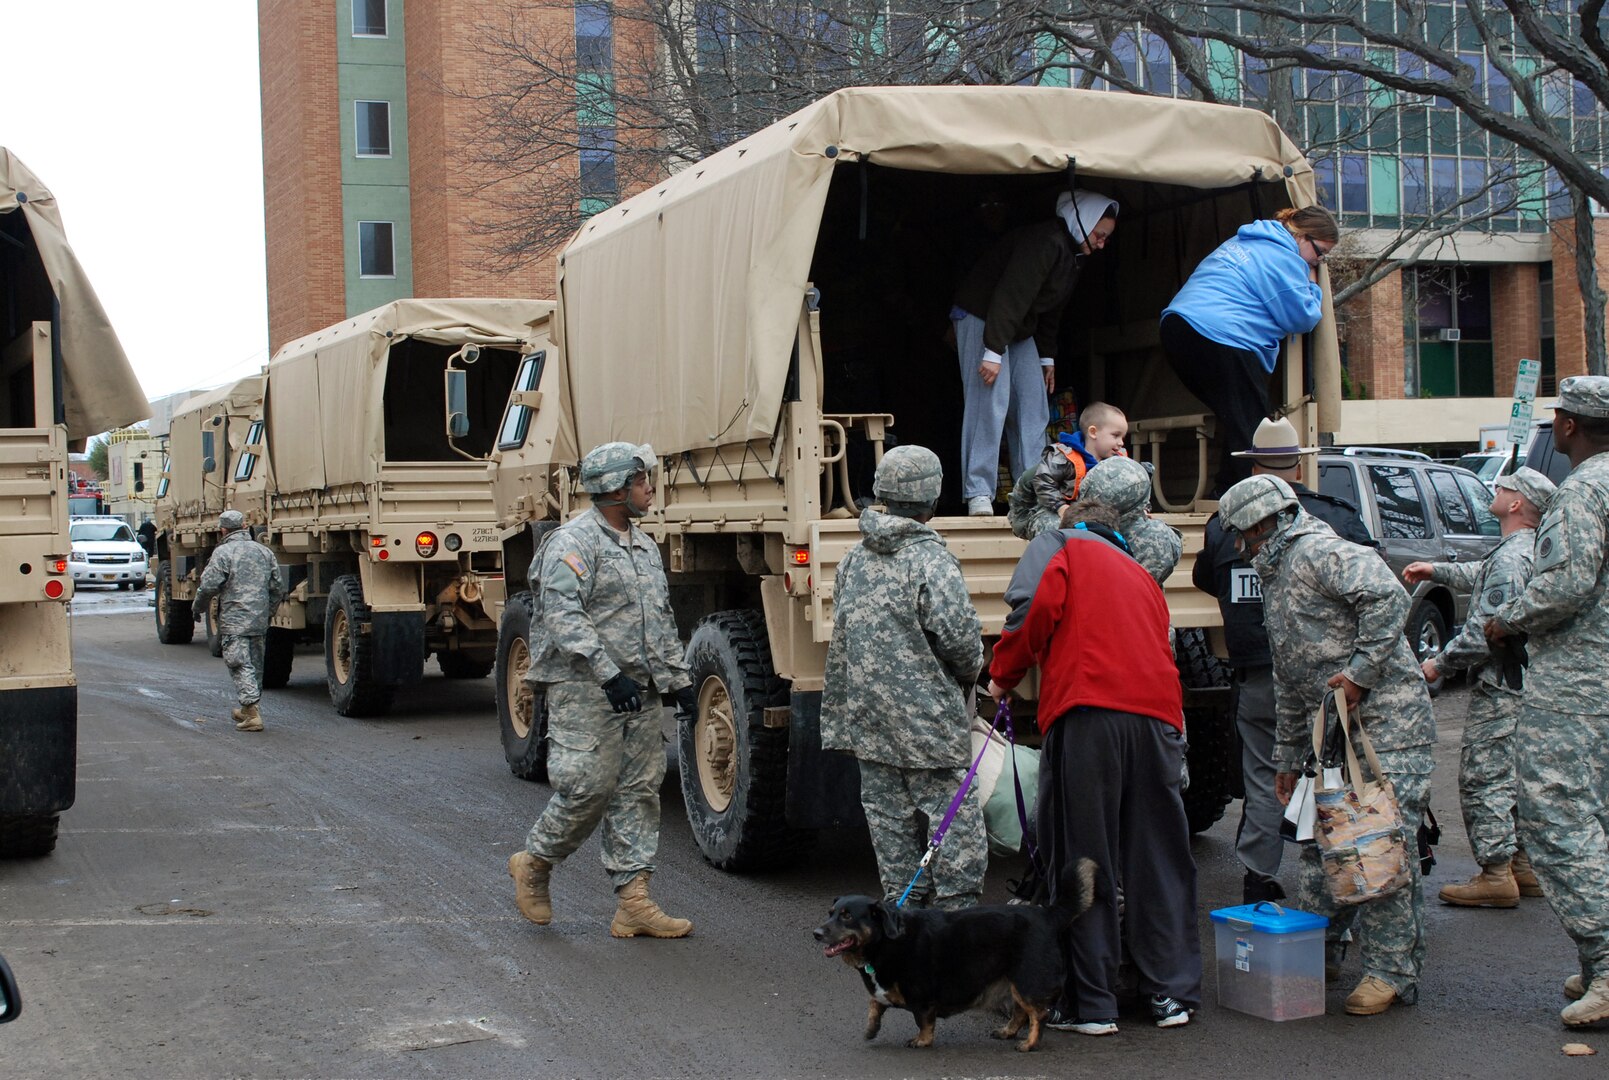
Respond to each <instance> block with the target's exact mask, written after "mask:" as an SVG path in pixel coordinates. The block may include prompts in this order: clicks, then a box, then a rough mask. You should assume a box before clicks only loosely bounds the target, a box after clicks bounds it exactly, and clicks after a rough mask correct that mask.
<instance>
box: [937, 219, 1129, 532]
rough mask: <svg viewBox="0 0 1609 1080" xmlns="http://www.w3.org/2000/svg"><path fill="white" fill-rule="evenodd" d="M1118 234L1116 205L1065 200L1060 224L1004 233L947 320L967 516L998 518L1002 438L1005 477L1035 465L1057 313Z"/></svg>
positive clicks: (1051, 376) (1051, 385) (1050, 384)
mask: <svg viewBox="0 0 1609 1080" xmlns="http://www.w3.org/2000/svg"><path fill="white" fill-rule="evenodd" d="M1116 228H1117V202H1116V201H1115V200H1113V199H1112V198H1111V197H1110V196H1107V195H1101V194H1098V193H1097V192H1093V191H1083V190H1075V191H1072V192H1070V193H1069V192H1065V191H1064V192H1062V194H1061V196H1060V197H1059V198H1058V199H1057V200H1056V216H1055V217H1054V218H1052V219H1050V220H1048V221H1035V222H1030V223H1029V224H1027V225H1022V226H1019V227H1018V228H1016V229H1013V230H1012V231H1011V232H1009V233H1007V234H1006V235H1005V236H1004V237H1002V238H1001V239H1000V241H999V242H998V243H996V244H995V245H994V247H992V248H990V249H989V250H988V251H987V252H985V253H984V256H983V257H982V258H981V259H979V260H978V261H977V262H976V263H975V264H974V265H973V267H972V270H971V271H970V272H969V273H968V274H967V276H966V278H965V279H964V280H963V281H962V282H961V288H960V290H959V291H958V292H957V293H956V297H955V306H954V307H953V308H951V309H950V318H951V319H952V320H953V321H954V322H955V349H956V353H957V354H958V356H959V358H960V361H961V385H962V387H963V392H964V393H965V396H966V404H965V407H964V409H963V412H962V418H961V474H962V475H961V494H962V496H964V497H965V499H966V504H967V513H968V514H971V515H975V516H986V515H989V514H992V513H994V494H995V489H996V488H997V487H998V486H999V483H1000V477H999V473H1000V435H1001V433H1002V432H1004V431H1006V429H1007V427H1008V426H1009V428H1010V434H1009V437H1008V439H1007V446H1008V448H1009V450H1010V456H1011V475H1012V476H1013V477H1017V476H1021V475H1022V473H1023V471H1024V470H1026V469H1031V468H1033V467H1034V466H1035V465H1036V464H1038V462H1039V453H1040V451H1042V450H1043V449H1044V448H1045V428H1046V427H1047V426H1048V425H1049V424H1050V397H1049V395H1050V394H1052V393H1054V392H1055V389H1056V361H1055V359H1054V357H1055V349H1056V338H1057V334H1058V332H1059V330H1060V328H1061V315H1062V309H1063V308H1064V307H1066V306H1067V300H1068V298H1069V297H1071V296H1072V295H1073V287H1074V286H1076V285H1077V284H1078V275H1079V272H1080V271H1081V270H1082V269H1083V265H1084V258H1085V256H1087V255H1090V254H1091V253H1093V252H1096V251H1099V250H1101V249H1102V248H1104V247H1105V246H1106V241H1107V240H1109V239H1110V238H1111V235H1112V231H1113V230H1114V229H1116Z"/></svg>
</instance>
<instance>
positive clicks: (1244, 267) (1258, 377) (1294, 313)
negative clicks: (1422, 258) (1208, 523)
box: [1161, 206, 1341, 495]
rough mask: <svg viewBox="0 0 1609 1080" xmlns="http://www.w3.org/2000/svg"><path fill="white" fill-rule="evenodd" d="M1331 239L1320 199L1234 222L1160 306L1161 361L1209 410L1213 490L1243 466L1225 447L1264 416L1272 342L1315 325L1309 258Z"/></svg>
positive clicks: (1268, 409)
mask: <svg viewBox="0 0 1609 1080" xmlns="http://www.w3.org/2000/svg"><path fill="white" fill-rule="evenodd" d="M1340 239H1341V230H1340V228H1339V227H1338V226H1337V225H1336V223H1335V218H1334V216H1332V215H1331V214H1330V212H1329V211H1328V210H1326V209H1324V208H1323V207H1321V206H1305V207H1302V208H1301V209H1300V210H1297V209H1285V210H1281V211H1280V212H1279V213H1277V214H1275V215H1274V217H1273V218H1272V219H1262V220H1259V221H1253V222H1251V223H1250V224H1248V225H1242V226H1241V227H1240V229H1239V231H1238V232H1236V233H1235V235H1234V236H1232V237H1230V238H1229V239H1228V240H1225V241H1224V242H1223V243H1222V244H1220V245H1219V246H1218V248H1217V250H1215V251H1214V252H1213V253H1212V254H1210V255H1208V256H1207V257H1206V258H1205V259H1202V260H1201V264H1200V265H1199V266H1197V267H1196V269H1195V272H1194V273H1192V274H1191V275H1190V279H1189V280H1188V281H1186V282H1185V283H1184V288H1182V289H1180V290H1179V292H1178V295H1176V296H1175V297H1174V298H1173V302H1172V303H1170V304H1169V305H1168V306H1167V307H1166V308H1165V309H1164V310H1163V312H1162V327H1161V337H1162V348H1163V351H1164V352H1166V353H1167V357H1168V362H1169V363H1170V364H1171V365H1172V366H1173V370H1174V371H1175V372H1177V373H1178V375H1179V378H1180V379H1181V380H1182V381H1183V382H1184V385H1185V388H1186V389H1188V390H1189V391H1190V392H1191V393H1192V394H1194V395H1195V396H1196V397H1198V398H1200V399H1201V403H1202V404H1204V405H1206V406H1207V408H1208V409H1210V410H1212V412H1213V414H1214V415H1215V416H1216V417H1217V418H1218V445H1219V447H1220V459H1219V466H1218V476H1217V481H1216V486H1215V487H1214V489H1213V494H1214V495H1217V494H1220V493H1222V492H1223V491H1226V490H1227V489H1228V488H1229V487H1230V486H1231V485H1233V484H1234V483H1235V482H1236V481H1239V480H1243V479H1245V478H1246V477H1247V476H1248V475H1250V470H1251V466H1250V464H1249V463H1248V462H1247V461H1246V460H1245V459H1242V458H1235V457H1231V456H1230V453H1231V451H1235V450H1246V449H1249V448H1250V447H1251V444H1252V435H1253V434H1254V433H1255V432H1256V430H1257V425H1258V424H1260V423H1261V422H1262V421H1263V420H1264V419H1268V418H1270V416H1271V413H1272V411H1273V410H1272V406H1271V404H1270V402H1269V397H1268V377H1269V376H1270V375H1272V374H1273V372H1274V364H1275V362H1276V361H1277V360H1278V359H1279V344H1280V342H1281V341H1283V340H1284V339H1285V338H1286V337H1288V336H1290V335H1291V334H1305V333H1307V332H1308V331H1309V330H1312V329H1313V327H1315V326H1317V325H1318V321H1319V319H1320V318H1321V317H1322V315H1323V313H1324V308H1323V293H1322V292H1321V291H1320V289H1319V286H1318V268H1319V264H1320V263H1322V262H1323V261H1324V258H1325V256H1327V255H1329V253H1330V252H1331V251H1332V250H1333V249H1334V248H1335V245H1336V243H1337V242H1339V241H1340Z"/></svg>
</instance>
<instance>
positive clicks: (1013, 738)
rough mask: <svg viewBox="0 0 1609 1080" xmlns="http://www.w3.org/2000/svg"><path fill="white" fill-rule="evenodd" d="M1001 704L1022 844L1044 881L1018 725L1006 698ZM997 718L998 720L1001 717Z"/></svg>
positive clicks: (1035, 870) (1036, 873)
mask: <svg viewBox="0 0 1609 1080" xmlns="http://www.w3.org/2000/svg"><path fill="white" fill-rule="evenodd" d="M1000 704H1001V709H1002V711H1003V712H1004V713H1005V717H1006V742H1007V743H1008V744H1009V749H1008V750H1007V751H1006V752H1007V753H1009V754H1010V755H1011V786H1012V787H1013V788H1014V789H1015V790H1016V795H1017V825H1018V827H1019V828H1021V829H1022V844H1023V847H1024V848H1026V849H1027V851H1028V866H1029V867H1030V868H1031V869H1032V870H1033V873H1034V875H1035V876H1036V877H1038V878H1039V880H1040V881H1044V880H1045V875H1044V871H1043V870H1041V869H1040V866H1039V845H1037V844H1035V843H1034V832H1033V830H1032V829H1031V828H1029V823H1028V806H1027V804H1026V803H1025V802H1024V801H1023V797H1022V776H1021V774H1020V773H1018V771H1017V725H1016V724H1015V723H1013V722H1012V719H1011V710H1010V709H1009V708H1007V707H1006V705H1005V699H1004V698H1002V699H1001V701H1000ZM995 719H996V720H997V721H998V720H999V717H996V718H995Z"/></svg>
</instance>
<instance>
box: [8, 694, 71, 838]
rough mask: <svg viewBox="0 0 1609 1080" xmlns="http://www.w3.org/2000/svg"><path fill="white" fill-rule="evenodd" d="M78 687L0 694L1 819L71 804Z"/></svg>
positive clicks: (29, 814)
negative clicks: (5, 816)
mask: <svg viewBox="0 0 1609 1080" xmlns="http://www.w3.org/2000/svg"><path fill="white" fill-rule="evenodd" d="M77 748H78V687H76V686H40V687H31V688H27V689H21V690H7V691H4V692H0V814H4V815H28V816H37V815H41V814H56V813H60V812H61V811H63V810H65V809H67V808H68V807H69V806H71V805H73V798H74V795H75V787H76V780H77Z"/></svg>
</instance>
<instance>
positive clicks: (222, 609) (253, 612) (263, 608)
mask: <svg viewBox="0 0 1609 1080" xmlns="http://www.w3.org/2000/svg"><path fill="white" fill-rule="evenodd" d="M218 531H219V532H220V533H222V534H223V539H222V540H221V541H219V543H218V548H217V550H215V551H214V552H213V553H212V557H211V558H209V559H208V560H207V569H206V570H205V571H204V572H203V573H202V575H201V586H200V587H199V588H198V589H197V590H196V598H195V604H194V607H195V610H197V611H205V610H206V609H207V605H208V604H210V603H212V598H213V597H215V596H216V597H217V598H218V631H219V633H220V634H222V635H223V662H224V663H225V664H227V665H228V666H229V677H230V678H231V679H233V680H234V683H235V693H236V694H237V695H238V696H239V698H240V707H239V708H237V709H231V710H230V712H229V715H230V716H232V717H234V719H235V728H236V729H237V730H240V731H261V730H262V729H263V715H262V710H260V709H259V708H258V707H257V702H258V701H259V700H260V699H261V698H262V696H263V654H264V646H265V645H266V644H267V640H268V620H269V619H271V618H273V616H274V609H275V608H277V607H279V603H280V601H281V600H283V599H285V583H284V582H283V581H281V580H280V578H279V563H278V562H276V561H275V559H274V553H273V552H271V551H269V550H268V549H267V548H266V547H264V546H263V545H261V544H259V543H257V541H255V540H253V539H252V536H251V531H250V530H249V529H247V528H246V517H245V515H244V514H242V513H241V512H240V511H239V510H225V511H224V512H223V513H222V514H219V515H218Z"/></svg>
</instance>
